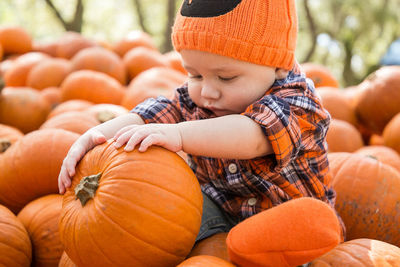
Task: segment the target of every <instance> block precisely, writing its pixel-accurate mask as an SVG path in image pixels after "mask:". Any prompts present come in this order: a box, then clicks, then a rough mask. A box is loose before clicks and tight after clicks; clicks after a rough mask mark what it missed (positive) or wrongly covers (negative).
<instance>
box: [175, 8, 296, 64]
mask: <svg viewBox="0 0 400 267" xmlns="http://www.w3.org/2000/svg"><path fill="white" fill-rule="evenodd" d="M296 38H297V14H296V6H295V1H294V0H287V1H281V0H184V2H183V4H182V6H181V8H180V10H179V11H178V14H177V15H176V19H175V24H174V27H173V31H172V43H173V45H174V47H175V50H177V51H178V52H179V51H180V50H182V49H188V50H201V51H206V52H210V53H214V54H218V55H222V56H227V57H231V58H234V59H238V60H242V61H247V62H251V63H255V64H259V65H267V66H272V67H278V68H283V69H287V70H291V69H292V67H293V65H294V62H295V58H294V53H295V47H296Z"/></svg>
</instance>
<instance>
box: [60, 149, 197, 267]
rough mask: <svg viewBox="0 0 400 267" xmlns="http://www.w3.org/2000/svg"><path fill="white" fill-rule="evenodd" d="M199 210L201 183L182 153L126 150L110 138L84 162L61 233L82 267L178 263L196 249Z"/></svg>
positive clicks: (66, 206)
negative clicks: (193, 247)
mask: <svg viewBox="0 0 400 267" xmlns="http://www.w3.org/2000/svg"><path fill="white" fill-rule="evenodd" d="M201 213H202V196H201V191H200V186H199V184H198V182H197V180H196V177H195V176H194V174H193V172H192V171H191V169H190V168H189V166H188V165H187V164H186V163H185V162H184V161H183V160H182V159H181V158H180V157H179V156H178V155H177V154H176V153H173V152H170V151H168V150H166V149H164V148H160V147H155V146H154V147H151V148H150V149H149V150H148V151H146V152H143V153H140V152H138V151H137V150H135V151H132V152H129V153H128V152H124V150H123V148H120V149H118V150H117V149H116V148H115V147H114V145H113V143H112V142H111V141H108V142H106V143H104V144H102V145H99V146H96V147H95V148H94V149H92V150H90V151H89V152H88V153H87V154H86V155H85V156H84V158H83V159H82V160H81V162H80V163H79V165H78V167H77V170H76V175H75V176H74V177H73V181H72V185H71V188H69V189H68V190H67V192H66V193H65V196H64V201H63V210H62V215H61V220H60V236H61V240H62V242H63V244H64V247H65V251H66V252H67V254H68V256H69V257H70V258H71V259H72V260H73V262H75V263H76V264H77V265H78V266H176V265H177V264H178V263H179V262H181V261H183V259H184V258H185V257H186V255H187V254H188V253H189V251H190V249H191V248H192V246H193V244H194V241H195V238H196V236H197V234H198V231H199V228H200V221H201ZM77 239H79V242H77Z"/></svg>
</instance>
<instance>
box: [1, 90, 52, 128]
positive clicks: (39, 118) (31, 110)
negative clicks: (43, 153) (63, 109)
mask: <svg viewBox="0 0 400 267" xmlns="http://www.w3.org/2000/svg"><path fill="white" fill-rule="evenodd" d="M50 109H51V106H50V103H49V102H47V101H46V100H45V99H44V98H43V97H42V96H41V95H40V93H39V92H38V91H37V90H34V89H30V88H20V89H14V87H8V88H4V89H3V90H2V91H1V94H0V123H3V124H7V125H10V126H13V127H15V128H18V129H19V130H21V131H22V132H23V133H28V132H31V131H33V130H37V129H38V128H39V127H40V125H42V123H43V122H44V121H45V120H46V117H47V115H48V114H49V112H50Z"/></svg>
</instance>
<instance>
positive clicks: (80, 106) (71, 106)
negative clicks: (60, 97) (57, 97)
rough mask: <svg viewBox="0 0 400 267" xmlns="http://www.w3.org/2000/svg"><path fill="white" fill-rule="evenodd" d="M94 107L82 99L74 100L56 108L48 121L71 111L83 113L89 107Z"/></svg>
mask: <svg viewBox="0 0 400 267" xmlns="http://www.w3.org/2000/svg"><path fill="white" fill-rule="evenodd" d="M91 106H93V103H92V102H89V101H86V100H82V99H72V100H68V101H65V102H62V103H61V104H59V105H58V106H57V107H55V108H54V109H53V110H52V111H51V112H50V113H49V115H48V116H47V119H50V118H53V117H54V116H57V115H59V114H62V113H64V112H69V111H83V110H85V109H87V108H89V107H91Z"/></svg>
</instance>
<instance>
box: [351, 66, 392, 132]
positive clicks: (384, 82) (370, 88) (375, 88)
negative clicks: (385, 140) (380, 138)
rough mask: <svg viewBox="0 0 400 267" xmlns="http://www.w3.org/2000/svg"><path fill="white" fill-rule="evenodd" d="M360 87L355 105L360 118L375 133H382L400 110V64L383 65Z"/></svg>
mask: <svg viewBox="0 0 400 267" xmlns="http://www.w3.org/2000/svg"><path fill="white" fill-rule="evenodd" d="M358 87H359V92H360V93H359V95H358V97H357V99H356V101H357V102H356V106H355V111H356V114H357V116H358V119H359V120H360V122H361V123H362V124H364V125H365V126H366V128H368V129H369V130H371V131H372V132H373V133H376V134H381V133H382V131H383V129H384V127H385V126H386V124H387V123H388V122H389V121H390V120H391V119H392V118H393V117H394V116H395V115H396V114H398V113H399V112H400V66H384V67H381V68H380V69H378V70H376V71H375V72H374V73H372V74H370V75H369V76H368V77H367V78H366V79H365V80H364V81H363V82H362V83H361V84H359V85H358ZM377 99H379V101H377Z"/></svg>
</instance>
